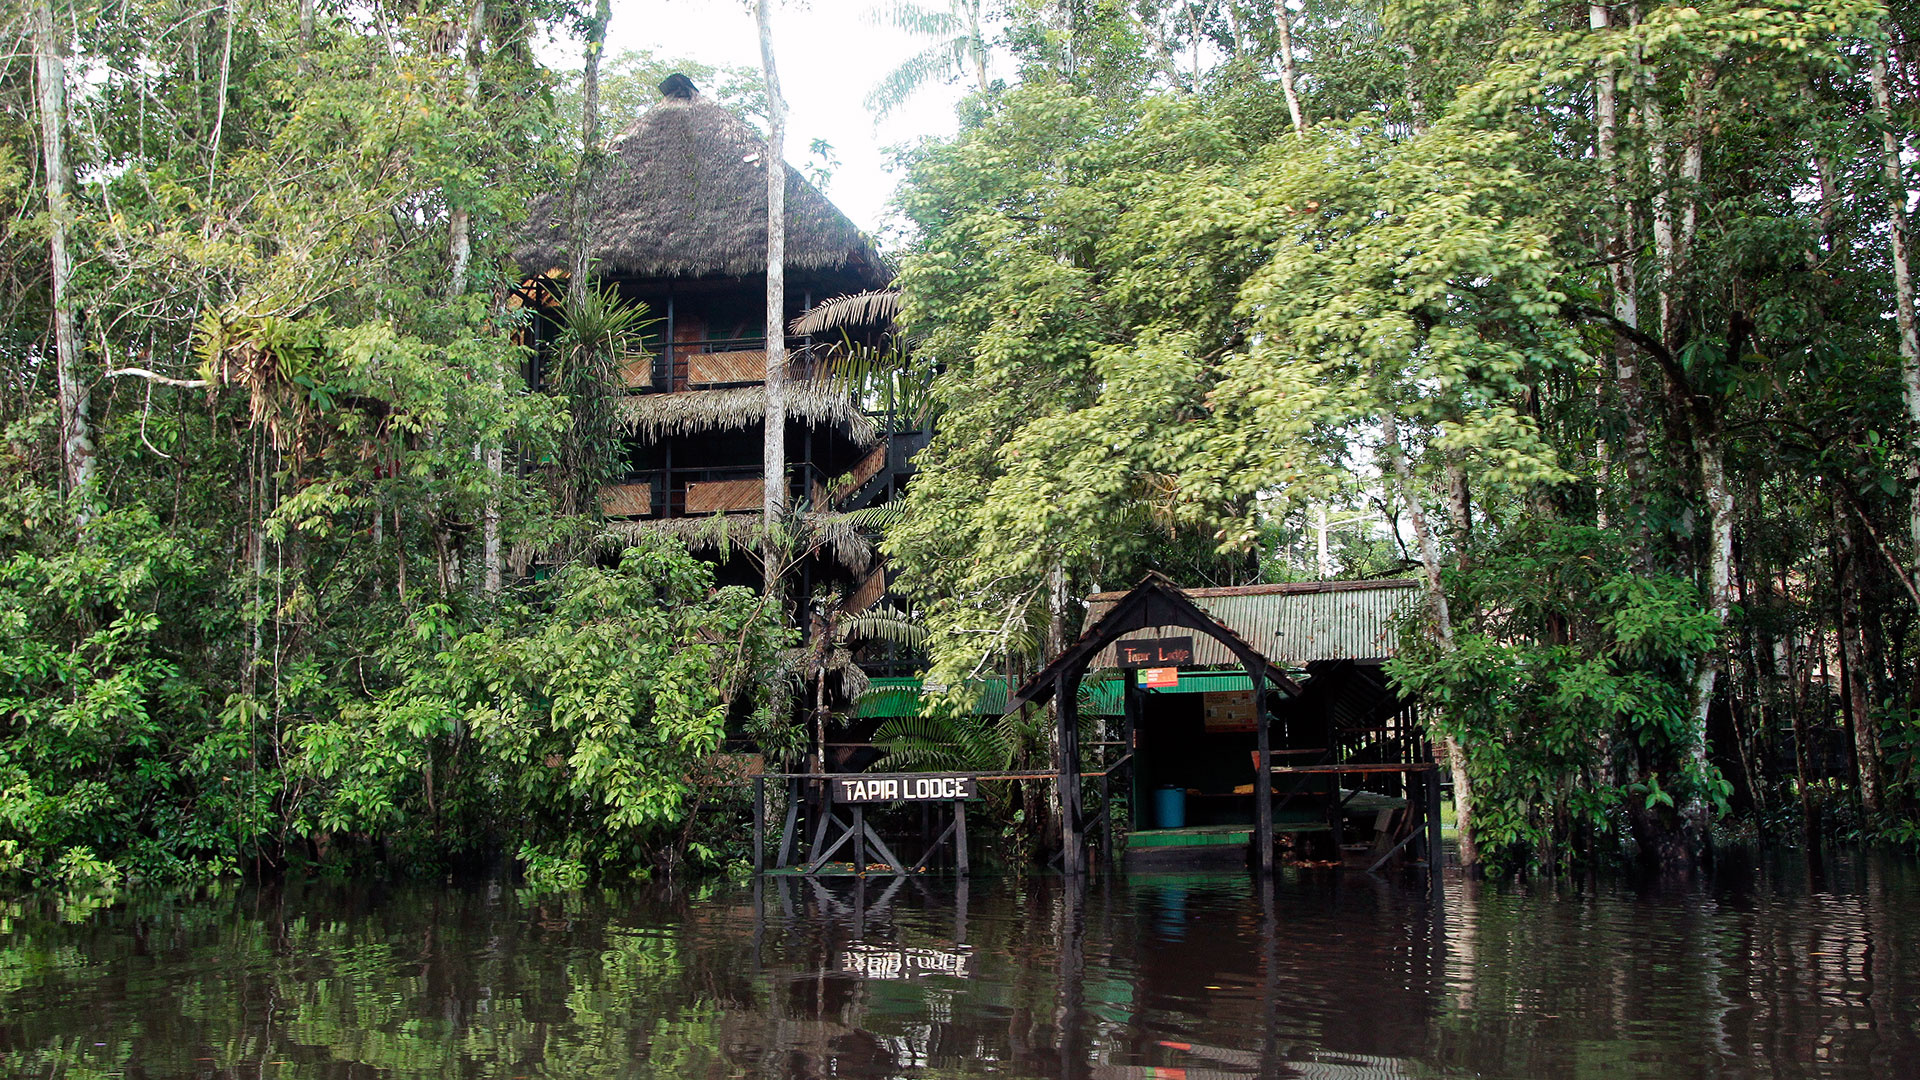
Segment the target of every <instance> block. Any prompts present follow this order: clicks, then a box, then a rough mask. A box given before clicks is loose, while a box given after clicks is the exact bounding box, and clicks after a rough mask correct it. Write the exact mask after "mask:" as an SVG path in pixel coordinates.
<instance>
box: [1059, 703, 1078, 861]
mask: <svg viewBox="0 0 1920 1080" xmlns="http://www.w3.org/2000/svg"><path fill="white" fill-rule="evenodd" d="M1078 690H1079V687H1078V686H1076V685H1075V680H1073V679H1072V678H1070V677H1069V676H1068V675H1067V674H1066V673H1065V672H1062V673H1060V675H1059V676H1057V677H1056V678H1055V679H1054V683H1053V714H1054V716H1055V717H1057V718H1058V721H1059V725H1058V726H1059V730H1058V731H1057V732H1056V733H1055V734H1056V735H1057V736H1058V737H1059V747H1060V750H1059V754H1060V760H1059V770H1060V776H1059V783H1060V869H1061V871H1062V872H1063V873H1065V874H1067V875H1068V876H1073V875H1075V874H1078V873H1080V871H1081V866H1080V813H1079V810H1080V748H1079V746H1078V745H1077V743H1076V740H1075V738H1074V734H1075V732H1076V731H1077V730H1078V729H1079V727H1080V720H1079V715H1078V714H1079V708H1078V705H1079V703H1078V702H1077V701H1075V700H1074V698H1075V695H1076V694H1077V692H1078Z"/></svg>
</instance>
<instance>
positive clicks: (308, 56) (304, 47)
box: [294, 0, 314, 75]
mask: <svg viewBox="0 0 1920 1080" xmlns="http://www.w3.org/2000/svg"><path fill="white" fill-rule="evenodd" d="M313 4H314V0H300V59H299V60H298V61H297V62H296V63H295V64H294V70H295V71H297V72H299V73H300V74H302V75H311V74H313Z"/></svg>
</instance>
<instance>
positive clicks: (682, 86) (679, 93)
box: [660, 71, 700, 101]
mask: <svg viewBox="0 0 1920 1080" xmlns="http://www.w3.org/2000/svg"><path fill="white" fill-rule="evenodd" d="M660 96H661V97H664V98H668V99H670V100H673V101H692V100H693V99H694V98H696V97H699V96H700V88H699V87H697V86H695V85H693V80H692V79H689V78H687V77H686V76H685V75H683V74H681V73H680V72H678V71H676V72H674V73H673V74H671V75H669V76H667V77H666V78H664V79H662V80H660Z"/></svg>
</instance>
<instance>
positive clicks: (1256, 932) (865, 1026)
mask: <svg viewBox="0 0 1920 1080" xmlns="http://www.w3.org/2000/svg"><path fill="white" fill-rule="evenodd" d="M1738 877H1739V879H1740V880H1739V881H1737V882H1735V883H1732V884H1728V883H1726V882H1722V883H1720V884H1718V885H1716V886H1714V887H1710V888H1704V889H1700V890H1696V891H1690V892H1683V893H1677V894H1675V893H1669V894H1666V895H1661V896H1648V895H1644V894H1640V893H1636V892H1635V891H1633V890H1631V889H1629V888H1627V887H1625V886H1617V885H1603V886H1599V887H1597V888H1595V887H1590V888H1588V889H1586V890H1584V891H1573V890H1568V889H1565V888H1562V889H1559V890H1553V889H1515V888H1498V887H1493V886H1476V885H1471V884H1468V883H1465V882H1460V881H1450V882H1448V883H1447V885H1446V892H1445V897H1444V901H1443V902H1442V903H1441V904H1440V905H1438V907H1436V906H1435V905H1434V904H1433V903H1432V902H1431V900H1430V898H1429V896H1428V894H1427V893H1426V892H1425V891H1423V890H1421V889H1420V888H1419V887H1418V885H1417V884H1416V883H1412V882H1409V883H1404V884H1402V883H1390V882H1386V881H1380V880H1376V879H1372V878H1368V877H1366V876H1364V875H1352V874H1349V875H1347V876H1345V877H1339V876H1334V875H1324V876H1314V875H1308V874H1292V875H1289V876H1283V877H1282V878H1281V879H1280V880H1278V881H1277V882H1276V883H1275V884H1274V885H1273V886H1272V888H1271V889H1270V890H1262V889H1260V888H1259V887H1257V886H1256V885H1255V884H1254V882H1253V881H1252V880H1251V879H1249V878H1247V877H1245V876H1241V875H1234V874H1228V875H1223V876H1212V877H1185V878H1174V877H1162V878H1133V879H1130V880H1113V881H1103V880H1100V879H1097V878H1096V879H1095V880H1093V881H1092V882H1091V883H1089V884H1087V885H1086V886H1084V888H1081V889H1074V888H1070V887H1068V886H1066V885H1065V884H1063V883H1062V882H1061V881H1059V880H1058V879H1048V880H1040V881H1029V882H1015V881H1011V880H1005V879H993V878H976V879H975V880H973V881H972V882H971V884H970V885H969V886H967V887H966V888H965V889H964V890H963V889H960V888H957V887H956V885H955V883H954V882H952V881H916V882H909V883H907V884H904V885H902V886H901V887H899V888H897V889H892V890H891V891H890V889H889V886H890V883H889V882H887V881H874V882H870V883H869V884H868V885H867V888H866V892H865V896H864V898H862V897H861V896H860V895H859V894H858V893H856V891H855V886H854V885H853V884H852V883H851V882H849V881H845V880H840V881H826V882H818V883H809V882H801V881H793V880H787V881H784V882H779V881H769V882H768V883H767V884H766V885H765V886H764V887H763V888H762V889H761V890H759V891H758V893H757V894H756V892H755V890H753V889H752V888H750V887H744V888H736V887H733V886H727V887H723V888H721V889H718V890H716V891H713V892H711V893H710V894H708V895H705V896H685V895H678V896H675V895H669V894H666V893H664V892H663V891H661V890H657V889H649V890H638V889H636V890H626V891H607V892H592V893H586V894H579V895H572V896H566V897H546V898H539V897H534V896H530V895H526V894H521V893H516V892H515V891H514V890H512V889H511V888H507V887H502V886H498V885H487V884H478V885H474V886H471V887H456V886H445V885H441V886H404V887H394V888H391V889H366V888H359V889H348V888H336V887H325V886H316V885H307V886H294V885H287V886H280V887H273V888H264V889H253V888H246V889H243V888H238V887H235V888H229V889H224V890H220V891H216V892H214V893H211V894H205V895H201V896H198V897H195V898H192V899H172V900H152V901H145V902H132V903H128V904H124V905H120V906H116V907H113V908H109V909H103V910H98V911H93V912H79V911H73V910H68V911H66V912H64V913H63V912H59V911H56V910H52V909H49V908H47V907H45V906H44V905H40V904H34V903H21V902H15V903H11V904H7V903H0V1072H3V1073H4V1074H5V1075H9V1076H40V1077H61V1076H66V1077H95V1076H118V1077H211V1076H243V1077H255V1076H277V1077H375V1076H393V1077H427V1076H431V1077H482V1076H484V1077H528V1078H533V1077H554V1078H559V1077H578V1078H583V1080H584V1078H593V1077H653V1076H661V1077H683V1076H684V1077H708V1076H714V1077H721V1076H767V1077H774V1076H797V1077H826V1076H849V1077H883V1076H928V1077H959V1076H987V1075H993V1076H1015V1077H1026V1076H1032V1077H1055V1076H1061V1077H1065V1076H1075V1077H1078V1076H1087V1077H1112V1078H1122V1077H1184V1078H1186V1080H1208V1078H1225V1077H1253V1076H1267V1077H1324V1078H1354V1080H1360V1078H1376V1077H1377V1078H1389V1077H1428V1076H1497V1077H1528V1078H1532V1077H1797V1076H1834V1077H1906V1076H1913V1077H1920V997H1917V995H1920V873H1917V872H1916V870H1915V868H1914V866H1913V865H1912V864H1911V863H1906V862H1897V861H1884V860H1859V861H1856V862H1853V863H1851V864H1848V865H1845V866H1842V867H1839V868H1837V869H1836V871H1835V872H1833V873H1832V874H1830V876H1829V878H1828V880H1827V881H1826V882H1825V883H1824V885H1823V889H1824V891H1812V890H1810V889H1809V886H1808V882H1807V881H1806V878H1805V875H1804V872H1802V873H1799V874H1795V873H1792V872H1780V873H1773V874H1769V873H1763V872H1758V871H1756V872H1754V873H1752V874H1742V875H1738Z"/></svg>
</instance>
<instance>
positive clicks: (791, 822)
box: [773, 776, 800, 869]
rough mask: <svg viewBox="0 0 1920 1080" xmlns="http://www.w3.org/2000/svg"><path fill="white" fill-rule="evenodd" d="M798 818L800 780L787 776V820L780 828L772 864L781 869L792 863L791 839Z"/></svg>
mask: <svg viewBox="0 0 1920 1080" xmlns="http://www.w3.org/2000/svg"><path fill="white" fill-rule="evenodd" d="M799 819H800V781H799V780H797V779H795V778H794V777H791V776H789V777H787V821H786V824H785V826H783V827H782V828H781V830H780V853H779V854H778V855H776V856H774V860H773V865H774V866H776V867H780V868H782V869H784V868H786V867H788V866H792V865H793V861H792V860H793V839H794V835H795V832H794V830H795V828H796V826H797V825H798V823H799Z"/></svg>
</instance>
